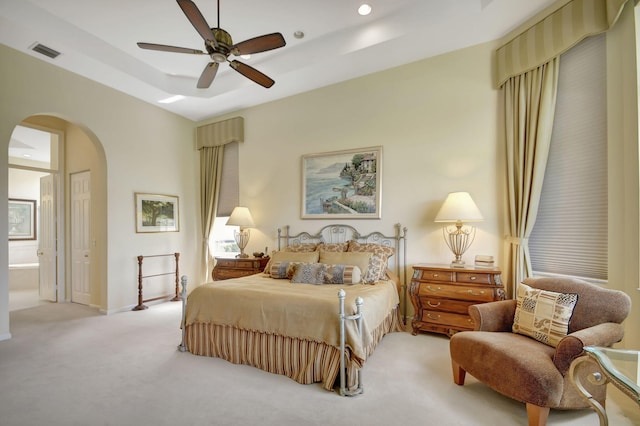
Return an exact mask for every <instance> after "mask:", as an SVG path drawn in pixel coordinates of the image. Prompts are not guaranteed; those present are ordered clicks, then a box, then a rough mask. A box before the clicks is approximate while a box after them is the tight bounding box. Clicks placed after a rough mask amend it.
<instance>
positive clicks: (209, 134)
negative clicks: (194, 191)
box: [196, 117, 244, 283]
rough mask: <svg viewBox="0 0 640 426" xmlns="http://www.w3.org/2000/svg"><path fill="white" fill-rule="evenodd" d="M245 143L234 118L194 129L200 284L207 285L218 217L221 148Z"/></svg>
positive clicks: (239, 120) (241, 126) (238, 121)
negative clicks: (197, 157) (197, 153)
mask: <svg viewBox="0 0 640 426" xmlns="http://www.w3.org/2000/svg"><path fill="white" fill-rule="evenodd" d="M243 141H244V119H243V118H242V117H234V118H230V119H228V120H224V121H219V122H217V123H212V124H207V125H205V126H200V127H198V128H197V129H196V147H197V148H198V150H199V151H200V206H201V211H200V218H201V227H202V258H201V262H200V282H201V283H204V282H207V281H210V280H211V278H210V275H209V266H210V262H211V256H210V255H209V238H210V236H211V230H212V229H213V223H214V221H215V219H216V215H217V213H218V198H219V196H220V186H221V183H222V182H221V176H222V160H223V158H224V146H225V145H226V144H228V143H231V142H243Z"/></svg>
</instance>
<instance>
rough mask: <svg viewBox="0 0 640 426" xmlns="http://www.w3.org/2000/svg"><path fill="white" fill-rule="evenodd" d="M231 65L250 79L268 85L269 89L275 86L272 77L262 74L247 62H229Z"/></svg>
mask: <svg viewBox="0 0 640 426" xmlns="http://www.w3.org/2000/svg"><path fill="white" fill-rule="evenodd" d="M229 65H230V66H231V68H233V69H234V70H236V71H238V72H239V73H240V74H242V75H244V76H245V77H247V78H248V79H250V80H253V81H255V82H256V83H258V84H259V85H261V86H263V87H266V88H267V89H268V88H269V87H271V86H273V84H274V83H275V81H273V80H272V79H271V78H269V77H267V76H266V75H264V74H262V73H261V72H260V71H258V70H257V69H255V68H253V67H250V66H249V65H247V64H243V63H242V62H240V61H231V62H229Z"/></svg>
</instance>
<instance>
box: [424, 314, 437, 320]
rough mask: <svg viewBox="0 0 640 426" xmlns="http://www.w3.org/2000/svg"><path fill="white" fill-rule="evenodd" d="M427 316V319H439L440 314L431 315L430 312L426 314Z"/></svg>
mask: <svg viewBox="0 0 640 426" xmlns="http://www.w3.org/2000/svg"><path fill="white" fill-rule="evenodd" d="M427 316H428V317H429V319H432V320H437V319H440V315H431V314H427Z"/></svg>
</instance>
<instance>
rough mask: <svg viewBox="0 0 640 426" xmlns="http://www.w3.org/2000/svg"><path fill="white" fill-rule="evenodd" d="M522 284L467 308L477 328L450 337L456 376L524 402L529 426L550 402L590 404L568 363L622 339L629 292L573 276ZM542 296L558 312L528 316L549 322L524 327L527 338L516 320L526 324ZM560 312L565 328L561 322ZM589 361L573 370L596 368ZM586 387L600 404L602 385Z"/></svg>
mask: <svg viewBox="0 0 640 426" xmlns="http://www.w3.org/2000/svg"><path fill="white" fill-rule="evenodd" d="M524 284H525V286H522V285H521V286H520V287H521V289H519V290H518V291H517V293H518V298H517V299H519V300H502V301H498V302H491V303H485V304H480V305H472V306H471V307H469V313H470V315H471V318H472V319H473V321H474V323H475V331H463V332H460V333H457V334H455V335H453V336H452V337H451V341H450V352H451V363H452V367H453V381H454V382H455V383H456V384H458V385H463V384H464V379H465V373H469V374H471V375H472V376H473V377H475V378H476V379H478V380H479V381H480V382H482V383H484V384H486V385H487V386H489V387H490V388H492V389H494V390H495V391H497V392H499V393H501V394H503V395H506V396H508V397H510V398H513V399H515V400H517V401H520V402H524V403H525V404H526V407H527V417H528V421H529V425H530V426H532V425H545V424H546V422H547V418H548V416H549V409H550V408H558V409H577V408H587V407H589V405H588V404H587V403H586V402H585V401H584V400H583V398H582V397H581V396H580V394H579V392H578V391H577V389H576V388H575V387H574V385H573V384H572V382H571V379H570V377H569V374H568V372H569V366H570V365H571V362H572V361H573V360H574V359H575V358H576V357H579V356H580V355H581V354H582V353H583V349H582V348H583V347H584V346H611V345H612V344H614V343H616V342H619V341H620V340H622V337H623V327H622V325H621V323H622V321H623V320H624V319H625V318H626V317H627V315H628V314H629V310H630V308H631V299H630V298H629V296H628V295H627V294H625V293H623V292H621V291H617V290H609V289H605V288H602V287H600V286H597V285H594V284H590V283H587V282H585V281H582V280H578V279H571V278H529V279H526V280H525V281H524ZM527 286H528V287H527ZM525 289H527V290H525ZM536 289H537V290H536ZM539 290H542V292H541V291H539ZM539 295H543V296H540V297H541V299H540V304H542V303H543V301H542V298H549V297H551V298H552V299H553V303H557V305H553V304H552V305H551V306H553V307H551V308H549V307H547V309H546V311H547V312H551V314H552V315H557V314H558V313H560V312H562V315H560V317H559V318H554V319H552V320H551V321H542V322H541V321H540V318H536V319H535V321H533V318H532V321H531V324H534V323H535V324H536V326H540V324H541V323H546V324H550V325H551V328H550V330H549V329H547V332H549V331H550V332H549V333H547V334H545V332H544V330H542V331H541V330H533V332H531V330H529V332H530V333H529V334H531V335H533V336H535V338H534V337H530V336H529V335H527V330H526V329H527V326H526V325H522V326H518V325H517V326H516V328H515V331H514V319H515V320H516V322H520V323H524V322H525V320H526V316H527V315H529V314H531V315H533V311H534V310H535V306H536V300H537V299H536V298H537V297H538V296H539ZM554 295H555V298H554ZM575 295H577V297H575ZM538 306H539V307H540V306H541V305H538ZM540 310H541V311H545V309H542V308H540ZM516 311H518V312H516ZM563 315H564V320H565V331H564V333H562V330H560V329H561V326H558V324H560V325H561V324H562V322H563V321H562V316H563ZM566 322H568V325H567V324H566ZM516 331H517V332H516ZM536 338H537V339H538V340H536ZM589 364H590V363H582V364H581V366H583V368H582V369H581V370H580V371H578V374H580V375H582V376H586V375H587V374H590V373H591V372H593V370H591V371H589V369H590V368H592V367H591V366H590V365H589ZM585 382H586V380H583V383H585ZM588 390H589V391H590V392H591V393H592V395H593V396H594V397H595V399H597V400H598V401H599V402H600V403H601V404H603V406H604V401H605V396H606V386H592V387H589V388H588Z"/></svg>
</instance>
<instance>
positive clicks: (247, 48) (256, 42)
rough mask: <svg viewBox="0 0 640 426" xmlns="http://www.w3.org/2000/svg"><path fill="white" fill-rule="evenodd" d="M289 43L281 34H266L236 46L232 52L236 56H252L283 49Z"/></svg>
mask: <svg viewBox="0 0 640 426" xmlns="http://www.w3.org/2000/svg"><path fill="white" fill-rule="evenodd" d="M286 44H287V42H286V41H284V37H282V34H280V33H273V34H266V35H263V36H259V37H254V38H250V39H249V40H245V41H241V42H240V43H238V44H236V45H234V46H233V47H232V48H231V51H232V52H233V54H234V55H250V54H252V53H260V52H266V51H267V50H273V49H277V48H279V47H283V46H284V45H286Z"/></svg>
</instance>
